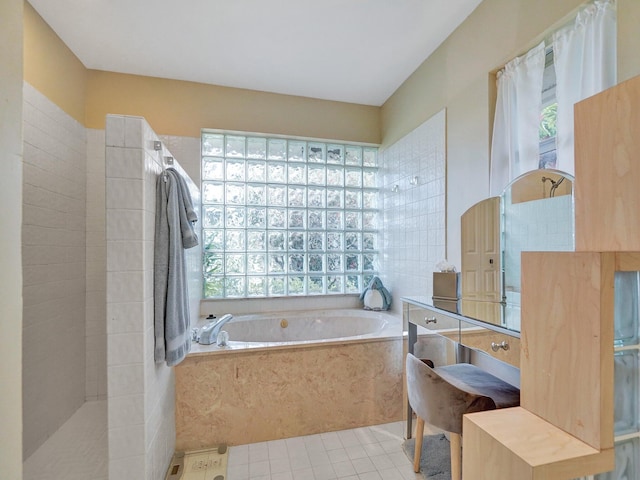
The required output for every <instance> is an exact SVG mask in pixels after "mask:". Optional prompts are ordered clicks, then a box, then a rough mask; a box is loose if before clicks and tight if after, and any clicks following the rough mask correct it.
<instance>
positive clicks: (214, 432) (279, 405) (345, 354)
mask: <svg viewBox="0 0 640 480" xmlns="http://www.w3.org/2000/svg"><path fill="white" fill-rule="evenodd" d="M402 350H403V342H402V337H398V338H392V339H385V340H377V341H369V342H364V343H363V342H351V343H346V344H341V345H322V344H316V345H314V346H305V347H294V348H285V349H271V350H267V351H265V350H258V351H248V350H244V351H231V352H226V353H225V354H223V355H216V354H209V355H190V356H189V357H187V358H186V360H185V361H183V362H182V363H181V364H180V365H179V366H177V367H176V368H175V375H176V449H177V450H194V449H199V448H206V447H211V446H215V445H219V444H221V443H225V444H227V445H241V444H246V443H254V442H263V441H268V440H277V439H282V438H289V437H295V436H301V435H311V434H316V433H320V432H329V431H337V430H344V429H350V428H357V427H363V426H368V425H375V424H380V423H388V422H394V421H398V420H400V419H401V418H402V414H403V412H402V406H403V401H402V391H403V389H402V354H403V353H402Z"/></svg>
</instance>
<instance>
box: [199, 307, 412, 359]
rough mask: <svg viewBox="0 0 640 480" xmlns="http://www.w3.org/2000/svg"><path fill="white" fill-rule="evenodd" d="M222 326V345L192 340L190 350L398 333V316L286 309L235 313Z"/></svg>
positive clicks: (282, 345) (309, 342)
mask: <svg viewBox="0 0 640 480" xmlns="http://www.w3.org/2000/svg"><path fill="white" fill-rule="evenodd" d="M205 323H206V320H204V319H201V320H200V321H199V322H198V327H201V326H202V325H204V324H205ZM222 330H226V331H227V332H228V333H229V343H228V345H227V346H226V347H217V346H216V345H199V344H196V343H194V344H193V345H192V347H191V353H192V354H198V353H205V352H214V351H229V350H243V349H255V348H277V347H280V348H286V347H295V346H301V345H312V344H320V345H326V344H328V343H345V342H358V341H373V340H380V339H387V338H394V337H402V318H400V317H396V316H394V315H391V314H389V313H386V312H373V311H369V310H363V309H341V310H308V311H289V312H276V313H268V314H253V315H241V316H237V317H234V319H233V320H232V321H231V322H229V323H227V324H226V325H224V326H223V327H222Z"/></svg>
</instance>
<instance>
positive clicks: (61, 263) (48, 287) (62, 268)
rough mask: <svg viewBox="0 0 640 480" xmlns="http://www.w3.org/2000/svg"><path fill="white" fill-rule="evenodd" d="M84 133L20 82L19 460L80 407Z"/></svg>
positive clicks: (82, 375) (83, 344) (82, 391)
mask: <svg viewBox="0 0 640 480" xmlns="http://www.w3.org/2000/svg"><path fill="white" fill-rule="evenodd" d="M85 158H86V132H85V129H84V127H83V126H82V125H81V124H79V123H78V122H77V121H75V120H74V119H73V118H71V117H70V116H69V115H67V114H66V113H65V112H63V111H62V110H61V109H60V108H59V107H57V106H56V105H55V104H53V103H52V102H51V101H50V100H49V99H48V98H46V97H45V96H44V95H42V94H41V93H40V92H38V91H37V90H36V89H34V88H33V87H32V86H31V85H29V84H27V83H25V84H24V163H23V227H22V244H23V253H22V262H23V302H24V303H23V412H24V415H23V428H24V436H23V455H24V458H27V457H29V456H30V455H31V454H32V453H33V452H34V451H35V450H36V449H37V448H38V447H39V446H40V445H41V444H42V443H43V442H44V441H45V440H46V439H47V438H48V437H50V436H51V435H52V434H53V433H54V432H55V431H56V430H57V429H58V428H59V427H60V426H61V425H62V424H63V423H64V422H65V421H66V420H67V419H69V418H70V417H71V415H72V414H73V413H74V412H75V411H76V410H77V409H78V408H79V407H80V406H81V405H82V404H83V403H84V401H85V365H86V363H87V360H86V358H85V351H86V341H87V340H86V339H85V331H86V330H87V328H86V326H85V309H86V306H85V277H86V261H85V258H86V257H85V255H86V251H85V248H86V247H85V242H86V240H85V238H86V237H85V223H86V218H85V211H86V210H85V209H86V203H87V198H86V172H87V170H86V161H85Z"/></svg>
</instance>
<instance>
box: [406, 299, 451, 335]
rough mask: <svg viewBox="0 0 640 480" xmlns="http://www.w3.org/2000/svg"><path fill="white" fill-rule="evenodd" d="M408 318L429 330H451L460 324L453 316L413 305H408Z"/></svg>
mask: <svg viewBox="0 0 640 480" xmlns="http://www.w3.org/2000/svg"><path fill="white" fill-rule="evenodd" d="M408 320H409V322H411V323H413V324H414V325H419V326H421V327H424V328H428V329H429V330H451V329H458V328H459V326H460V323H459V322H460V321H459V320H458V319H457V318H455V317H451V316H449V315H447V314H445V313H441V312H434V311H433V310H429V309H426V308H420V307H417V306H414V305H409V306H408Z"/></svg>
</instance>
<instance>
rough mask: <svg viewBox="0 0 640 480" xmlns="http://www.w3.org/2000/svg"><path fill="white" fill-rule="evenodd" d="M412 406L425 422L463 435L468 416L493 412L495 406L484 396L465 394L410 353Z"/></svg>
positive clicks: (409, 369)
mask: <svg viewBox="0 0 640 480" xmlns="http://www.w3.org/2000/svg"><path fill="white" fill-rule="evenodd" d="M406 372H407V395H408V398H409V404H410V405H411V408H412V409H413V410H414V411H415V412H416V414H417V415H418V416H419V417H420V418H422V419H423V420H424V421H425V422H427V423H429V424H430V425H433V426H434V427H437V428H440V429H442V430H445V431H447V432H453V433H457V434H462V416H463V415H464V414H465V413H473V412H482V411H485V410H494V409H495V408H496V404H495V402H494V401H493V399H491V397H487V396H484V395H478V394H475V393H471V392H467V391H464V390H462V389H460V388H458V387H456V386H454V385H452V384H451V383H449V382H448V381H446V380H445V379H444V378H442V377H441V376H440V375H438V373H437V372H436V370H434V369H433V368H431V367H429V366H428V365H427V364H425V363H424V362H423V361H422V360H419V359H418V358H416V357H415V356H414V355H412V354H410V353H409V354H407V362H406Z"/></svg>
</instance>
